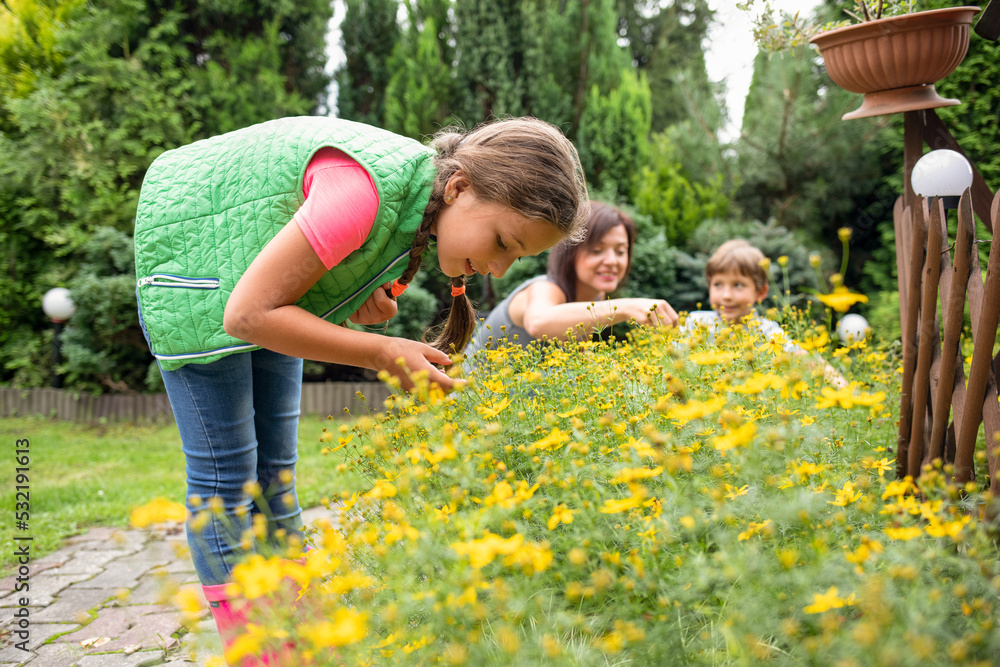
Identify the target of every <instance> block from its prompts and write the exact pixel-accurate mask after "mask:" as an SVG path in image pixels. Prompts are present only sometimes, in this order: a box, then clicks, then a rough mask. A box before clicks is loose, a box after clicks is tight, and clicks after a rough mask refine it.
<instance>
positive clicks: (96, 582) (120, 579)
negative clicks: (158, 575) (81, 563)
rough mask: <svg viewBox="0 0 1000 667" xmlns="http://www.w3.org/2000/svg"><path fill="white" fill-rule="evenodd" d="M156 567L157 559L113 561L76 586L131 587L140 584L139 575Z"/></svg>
mask: <svg viewBox="0 0 1000 667" xmlns="http://www.w3.org/2000/svg"><path fill="white" fill-rule="evenodd" d="M154 567H156V562H155V561H148V560H134V561H130V562H120V561H111V563H110V564H109V566H108V568H107V569H105V570H104V571H103V572H101V573H100V574H98V575H96V576H94V577H93V578H92V579H87V580H86V581H81V582H79V583H77V584H76V585H75V586H74V587H75V588H115V589H122V588H126V589H130V588H134V587H135V586H137V585H138V584H139V577H141V576H142V575H143V574H145V573H146V572H149V571H150V570H152V569H153V568H154Z"/></svg>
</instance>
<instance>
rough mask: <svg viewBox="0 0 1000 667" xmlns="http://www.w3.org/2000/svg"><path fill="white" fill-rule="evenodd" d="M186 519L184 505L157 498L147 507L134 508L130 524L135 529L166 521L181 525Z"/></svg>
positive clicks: (146, 505) (147, 504)
mask: <svg viewBox="0 0 1000 667" xmlns="http://www.w3.org/2000/svg"><path fill="white" fill-rule="evenodd" d="M185 518H187V509H185V507H184V505H181V504H180V503H175V502H173V501H171V500H167V499H166V498H163V497H157V498H154V499H153V500H151V501H149V502H148V503H146V504H145V505H142V506H140V507H135V508H133V509H132V515H131V517H130V518H129V522H130V523H131V524H132V527H134V528H145V527H146V526H150V525H152V524H154V523H163V522H165V521H172V522H176V523H181V522H182V521H184V519H185Z"/></svg>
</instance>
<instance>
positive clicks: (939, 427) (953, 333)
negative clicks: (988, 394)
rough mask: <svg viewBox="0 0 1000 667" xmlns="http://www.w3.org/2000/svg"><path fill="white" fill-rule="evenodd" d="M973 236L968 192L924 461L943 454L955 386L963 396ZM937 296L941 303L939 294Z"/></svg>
mask: <svg viewBox="0 0 1000 667" xmlns="http://www.w3.org/2000/svg"><path fill="white" fill-rule="evenodd" d="M975 235H976V228H975V224H974V222H973V220H972V200H971V197H970V196H969V193H968V191H966V193H965V194H964V195H962V199H961V201H960V203H959V215H958V232H957V235H956V239H955V262H954V264H953V265H952V268H951V272H952V275H951V282H950V285H949V288H950V289H949V290H948V292H949V293H948V296H947V301H945V302H944V303H943V304H942V310H943V311H944V312H943V319H944V321H943V324H944V343H943V345H942V349H941V369H940V382H939V383H938V387H937V396H936V398H935V401H934V420H933V424H932V427H931V439H930V446H929V447H928V451H927V458H926V461H928V462H930V461H933V460H934V459H936V458H939V457H941V456H942V454H943V453H944V441H945V435H946V434H945V431H946V430H947V428H948V416H949V408H950V407H951V405H952V396H953V395H954V394H955V389H956V387H961V393H962V394H963V395H964V394H965V386H964V382H963V377H964V373H962V368H961V365H960V363H959V362H960V361H961V351H960V350H959V347H958V343H959V336H960V335H961V333H962V323H963V320H964V313H965V295H966V292H967V290H968V285H969V266H970V264H971V262H972V257H971V255H972V252H973V251H974V249H975V246H974V244H973V241H974V240H975ZM943 282H944V281H942V283H943ZM941 296H942V300H943V299H944V293H943V291H942V295H941ZM963 398H964V396H963ZM961 403H964V401H958V402H957V403H956V404H955V423H957V424H961V423H962V415H961V414H959V412H960V410H961V407H960V404H961Z"/></svg>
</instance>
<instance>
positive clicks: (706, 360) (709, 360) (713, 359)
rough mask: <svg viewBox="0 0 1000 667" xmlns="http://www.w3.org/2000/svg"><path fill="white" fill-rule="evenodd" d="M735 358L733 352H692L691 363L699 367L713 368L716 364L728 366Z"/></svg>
mask: <svg viewBox="0 0 1000 667" xmlns="http://www.w3.org/2000/svg"><path fill="white" fill-rule="evenodd" d="M735 358H736V353H735V352H724V351H722V350H706V351H704V352H692V353H691V357H690V359H691V361H693V362H694V363H696V364H698V365H699V366H714V365H717V364H728V363H729V362H731V361H732V360H733V359H735Z"/></svg>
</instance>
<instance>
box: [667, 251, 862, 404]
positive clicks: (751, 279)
mask: <svg viewBox="0 0 1000 667" xmlns="http://www.w3.org/2000/svg"><path fill="white" fill-rule="evenodd" d="M764 263H765V257H764V253H762V252H761V251H760V250H759V249H758V248H756V247H754V246H752V245H751V244H750V243H749V242H747V241H745V240H743V239H733V240H731V241H726V242H725V243H723V244H722V245H721V246H719V248H718V250H716V251H715V252H714V253H713V254H712V256H711V257H709V259H708V263H707V264H706V265H705V278H706V280H707V281H708V302H709V304H711V306H712V310H696V311H694V312H692V313H690V314H688V317H687V320H686V321H685V323H684V326H683V327H682V328H681V331H682V332H685V333H689V332H691V331H693V330H695V329H696V328H698V327H700V328H704V329H707V330H708V332H709V336H710V337H713V338H714V334H715V332H716V331H718V330H719V329H720V328H721V327H723V326H739V325H743V324H746V325H747V326H749V327H753V328H755V329H756V330H757V331H759V332H760V334H761V335H762V336H763V337H764V339H765V340H771V339H772V338H774V337H775V336H781V338H782V339H783V340H785V343H784V346H783V347H784V349H785V351H786V352H788V353H789V354H795V355H803V354H806V351H805V350H803V349H802V348H801V347H799V346H798V345H796V344H795V343H793V342H791V341H790V340H789V339H788V336H787V335H785V332H784V331H782V329H781V327H780V326H779V325H778V323H777V322H774V321H772V320H769V319H767V318H764V317H760V316H758V315H757V314H756V313H754V306H755V305H757V304H758V303H760V302H761V301H763V300H764V299H765V298H766V297H767V292H768V287H769V284H770V283H769V281H768V276H767V271H766V270H765V269H764ZM822 364H823V377H824V379H825V380H826V381H827V383H829V384H832V385H834V386H835V387H844V386H846V385H847V381H846V380H845V379H844V378H843V376H841V374H840V373H838V372H837V370H836V369H835V368H833V366H830V365H829V364H828V363H826V361H822Z"/></svg>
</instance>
